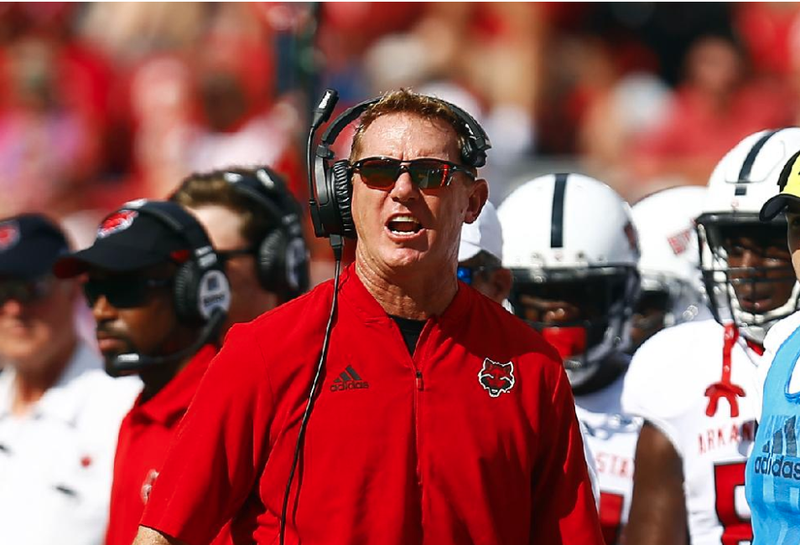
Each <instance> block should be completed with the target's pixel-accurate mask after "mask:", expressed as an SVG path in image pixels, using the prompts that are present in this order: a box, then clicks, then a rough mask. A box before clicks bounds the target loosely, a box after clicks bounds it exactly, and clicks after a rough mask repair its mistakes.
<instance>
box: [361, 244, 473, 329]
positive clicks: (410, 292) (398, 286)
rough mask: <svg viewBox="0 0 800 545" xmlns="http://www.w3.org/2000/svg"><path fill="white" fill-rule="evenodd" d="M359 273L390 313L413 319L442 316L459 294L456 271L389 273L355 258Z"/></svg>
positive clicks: (366, 285)
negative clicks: (425, 273) (426, 273)
mask: <svg viewBox="0 0 800 545" xmlns="http://www.w3.org/2000/svg"><path fill="white" fill-rule="evenodd" d="M356 274H358V277H359V279H361V283H362V284H364V287H365V288H366V289H367V291H368V292H369V293H370V294H371V295H372V296H373V297H374V298H375V300H376V301H378V303H379V304H380V305H381V307H383V310H385V311H386V313H387V314H389V315H391V316H399V317H400V318H408V319H410V320H427V319H428V318H430V317H431V316H439V315H441V314H442V313H443V312H444V311H445V310H446V309H447V307H448V306H449V305H450V303H451V302H452V301H453V298H454V297H455V296H456V293H457V292H458V282H457V280H456V274H455V269H454V270H453V271H452V274H451V271H447V270H442V271H440V272H439V273H438V274H435V275H430V274H429V275H424V274H422V275H420V274H407V275H402V274H401V275H395V274H386V273H383V272H382V271H380V270H378V268H377V267H372V266H370V263H368V262H366V261H365V260H362V259H358V257H356Z"/></svg>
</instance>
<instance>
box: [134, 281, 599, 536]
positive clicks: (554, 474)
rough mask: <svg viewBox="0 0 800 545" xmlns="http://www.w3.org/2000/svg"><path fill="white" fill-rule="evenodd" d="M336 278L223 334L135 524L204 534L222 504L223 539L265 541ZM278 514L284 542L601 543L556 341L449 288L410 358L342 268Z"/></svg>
mask: <svg viewBox="0 0 800 545" xmlns="http://www.w3.org/2000/svg"><path fill="white" fill-rule="evenodd" d="M332 286H333V284H332V281H330V282H327V283H325V284H323V285H321V286H319V287H318V288H316V289H315V290H314V291H312V292H311V293H309V294H307V295H305V296H303V297H301V298H298V299H295V300H293V301H291V302H290V303H288V304H286V305H283V306H281V307H279V308H277V309H275V310H274V311H271V312H269V313H267V314H265V315H263V316H261V317H260V318H258V319H257V320H255V321H253V322H251V323H249V324H245V325H238V326H235V327H234V328H233V329H232V330H231V333H230V334H229V336H228V338H227V339H226V342H225V344H224V346H223V349H222V351H221V352H220V354H219V355H218V356H217V358H216V359H215V360H214V362H213V363H212V364H211V366H210V367H209V370H208V372H207V373H206V376H205V377H204V378H203V382H202V384H201V385H200V388H199V390H198V393H197V396H196V397H195V400H194V402H193V404H192V407H191V408H190V410H189V412H188V413H187V415H186V418H185V419H184V421H183V422H182V423H181V426H180V431H179V434H178V438H177V440H176V442H175V443H174V444H173V448H172V450H171V451H170V455H169V458H168V459H167V461H166V463H165V465H164V469H163V471H162V473H161V476H160V477H159V479H158V482H157V483H156V485H155V486H154V488H153V492H152V495H151V498H150V502H149V503H148V505H147V508H146V510H145V514H144V517H143V518H142V525H144V526H148V527H150V528H155V529H157V530H159V531H161V532H163V533H165V534H167V535H170V536H173V537H175V538H178V539H179V540H182V541H185V542H186V543H189V544H191V545H201V544H204V543H206V542H208V541H209V539H210V538H211V537H213V536H214V535H215V534H216V532H217V531H218V529H219V528H220V526H222V524H223V523H224V522H226V521H227V520H228V519H229V518H231V517H232V516H233V517H234V520H233V529H232V534H233V537H234V542H235V543H258V544H272V543H277V535H278V529H279V519H280V514H281V506H282V502H283V498H284V491H285V488H286V482H287V477H288V473H289V467H290V464H291V460H292V457H293V455H294V450H295V444H296V440H297V434H298V429H299V423H300V420H301V418H302V414H303V410H304V408H305V404H306V400H307V398H308V390H309V385H310V383H311V380H312V377H313V375H314V371H315V368H316V365H317V360H318V358H319V354H320V348H321V346H322V339H323V335H324V331H325V324H326V321H327V318H328V314H329V310H330V303H331V297H332ZM487 359H490V360H492V361H494V362H497V364H496V365H494V364H492V363H491V362H488V360H487ZM484 370H485V371H486V373H488V375H490V376H489V377H484V378H483V379H480V377H479V375H481V374H482V373H483V371H484ZM482 382H483V384H482ZM489 388H491V389H489ZM289 512H290V516H289V520H288V522H287V535H286V543H287V544H297V543H298V542H300V540H302V543H303V544H304V545H314V544H326V545H330V544H339V543H341V544H349V545H352V544H366V543H374V544H380V545H393V544H397V545H400V544H403V545H408V544H422V543H425V544H462V543H463V544H475V543H480V544H506V545H508V544H515V545H516V544H524V543H537V544H539V545H555V544H562V543H570V544H572V543H574V544H581V545H592V544H602V537H601V534H600V527H599V524H598V521H597V513H596V511H595V506H594V499H593V496H592V491H591V485H590V483H589V478H588V475H587V470H586V463H585V459H584V454H583V445H582V442H581V436H580V431H579V428H578V422H577V419H576V417H575V408H574V403H573V399H572V393H571V390H570V386H569V382H568V380H567V378H566V374H565V372H564V370H563V368H562V366H561V363H560V361H559V359H558V356H557V354H556V352H555V350H553V349H552V348H551V347H550V346H549V345H548V344H546V343H545V341H544V340H543V339H542V338H541V337H540V336H539V335H538V334H537V333H536V332H534V331H533V330H532V329H531V328H530V327H528V326H527V325H525V324H524V323H523V322H522V321H520V320H519V319H517V318H516V317H514V316H512V315H511V314H510V313H508V312H507V311H505V310H504V309H503V308H502V307H500V306H499V305H497V304H496V303H494V302H492V301H490V300H489V299H487V298H486V297H483V296H482V295H480V294H479V293H478V292H476V291H475V290H473V289H472V288H469V287H467V286H465V285H463V284H460V285H459V290H458V293H457V295H456V297H455V298H454V300H453V301H452V303H451V304H450V305H449V307H448V308H447V310H446V311H445V312H444V313H443V314H442V315H441V316H439V317H435V318H431V319H429V320H428V321H427V323H426V324H425V327H424V329H423V331H422V334H421V335H420V338H419V341H418V342H417V346H416V350H415V352H414V356H413V357H411V356H410V355H409V353H408V350H407V348H406V346H405V343H404V341H403V337H402V335H401V333H400V330H399V329H398V327H397V326H396V324H395V323H394V322H393V321H392V319H391V318H390V317H389V316H387V314H386V312H384V310H383V309H382V308H381V306H380V305H379V304H378V302H377V301H376V300H375V299H374V298H373V297H372V296H371V295H370V294H369V292H367V290H366V289H365V288H364V286H363V284H362V283H361V281H360V280H359V278H358V277H357V275H356V274H355V272H354V269H353V267H352V266H351V267H349V268H348V269H347V270H346V271H345V273H344V274H343V275H342V285H341V292H340V299H339V309H338V311H337V319H336V323H335V326H334V328H333V333H332V336H331V344H330V351H329V353H328V358H327V361H326V364H325V369H324V373H323V376H322V377H321V382H320V385H319V390H318V397H317V399H316V403H315V405H314V409H313V412H312V413H311V418H310V420H309V424H308V428H307V431H306V437H305V441H304V443H303V454H302V456H301V463H300V464H299V467H298V471H297V474H296V478H295V481H294V483H293V492H292V494H291V496H290V509H289Z"/></svg>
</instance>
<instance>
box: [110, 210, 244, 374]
mask: <svg viewBox="0 0 800 545" xmlns="http://www.w3.org/2000/svg"><path fill="white" fill-rule="evenodd" d="M121 210H135V211H137V212H139V213H143V214H147V215H149V216H151V217H153V218H156V219H157V220H159V221H160V222H161V223H163V224H164V225H166V226H167V227H169V228H170V229H172V230H173V231H174V232H176V233H177V234H178V235H180V236H181V237H183V238H184V239H185V240H186V241H187V242H188V243H189V246H190V248H191V254H190V259H189V260H188V261H186V262H185V263H182V264H181V265H180V266H179V268H178V271H177V272H176V273H175V277H174V280H173V300H174V304H175V313H176V314H177V316H178V319H179V320H180V321H182V322H188V323H192V324H203V329H202V331H201V332H200V335H199V336H198V338H197V340H196V341H195V342H194V343H192V344H190V345H189V346H187V347H185V348H183V349H181V350H178V351H177V352H175V353H173V354H170V355H168V356H145V355H143V354H138V353H135V352H134V353H128V354H119V355H117V356H116V357H115V358H114V360H113V361H112V362H111V365H110V371H112V372H113V373H112V374H115V375H121V374H126V373H129V372H131V371H137V370H140V369H142V368H144V367H151V366H154V365H164V364H168V363H174V362H177V361H180V360H182V359H184V358H186V357H188V356H191V355H192V354H194V353H195V352H197V351H198V350H199V349H200V348H201V347H202V346H203V345H205V344H206V343H208V342H209V341H210V340H211V339H212V338H213V337H214V336H215V335H216V334H217V333H218V332H219V328H220V326H222V323H223V322H224V321H225V318H226V317H227V315H228V309H229V308H230V303H231V290H230V284H229V282H228V277H227V276H225V271H224V270H223V269H222V263H221V262H220V260H219V258H218V257H217V254H216V253H215V252H214V248H213V247H212V246H211V242H210V241H209V239H208V235H207V234H206V232H205V230H204V229H203V227H202V225H200V223H199V222H198V221H197V220H196V219H195V218H194V216H192V215H191V214H190V213H189V212H188V211H186V210H184V208H183V207H182V206H180V205H179V204H177V203H173V202H168V201H148V200H144V199H140V200H137V201H131V202H128V203H125V204H124V205H123V206H122V208H121Z"/></svg>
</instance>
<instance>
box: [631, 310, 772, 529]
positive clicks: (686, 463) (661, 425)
mask: <svg viewBox="0 0 800 545" xmlns="http://www.w3.org/2000/svg"><path fill="white" fill-rule="evenodd" d="M723 342H724V328H723V327H722V326H721V325H719V324H718V323H717V322H715V321H713V320H704V321H700V322H689V323H685V324H681V325H678V326H675V327H671V328H668V329H664V330H662V331H660V332H659V333H657V334H656V335H655V336H653V337H652V338H651V339H650V340H648V341H647V342H645V343H644V344H643V345H642V346H641V347H640V348H639V350H637V352H636V354H634V356H633V360H632V361H631V365H630V368H629V370H628V374H627V377H626V379H625V388H624V391H623V394H622V406H623V407H624V409H625V410H626V411H628V412H630V413H632V414H637V415H640V416H642V417H644V419H645V420H647V421H648V422H650V423H651V424H653V425H654V426H655V427H656V428H658V429H659V430H660V431H661V432H663V433H664V435H665V436H666V437H667V438H668V439H669V440H670V442H671V443H672V444H673V446H674V447H675V450H676V451H677V453H678V454H679V455H680V457H681V460H682V465H683V475H684V483H683V489H684V493H685V496H686V513H687V519H688V520H687V523H688V526H689V535H690V542H691V543H692V545H746V544H748V543H750V540H751V539H752V535H753V534H752V530H751V528H750V508H749V507H748V506H747V502H746V500H745V494H744V472H745V463H746V461H747V455H748V454H749V452H750V450H751V449H752V446H753V440H754V438H755V404H756V402H757V399H756V392H755V376H756V367H757V365H758V362H759V360H760V356H759V355H758V354H757V353H756V352H755V351H754V350H753V349H751V348H750V347H748V345H747V343H746V342H745V341H744V339H742V338H741V337H740V338H739V339H738V340H737V342H736V344H735V345H734V346H733V348H732V350H731V382H732V383H733V384H735V385H738V386H741V387H742V388H743V389H744V391H745V396H744V397H738V398H737V404H738V409H739V415H738V416H736V417H733V416H732V415H731V406H730V405H729V404H728V402H727V401H726V400H725V399H724V398H723V399H720V400H719V404H718V406H717V411H716V414H714V415H713V416H708V415H707V414H706V409H707V407H708V406H709V398H708V397H706V395H705V393H706V389H707V388H708V387H709V386H711V385H712V384H714V383H716V382H719V381H720V379H721V377H722V349H723Z"/></svg>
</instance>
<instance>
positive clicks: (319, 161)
mask: <svg viewBox="0 0 800 545" xmlns="http://www.w3.org/2000/svg"><path fill="white" fill-rule="evenodd" d="M338 100H339V95H338V93H337V92H336V91H335V90H334V89H327V90H326V91H325V94H324V95H323V97H322V100H320V102H319V104H318V105H317V108H316V109H315V110H314V114H313V118H312V122H311V131H310V132H309V135H308V165H307V167H308V194H309V206H310V208H311V221H312V223H313V224H314V234H315V235H316V236H317V237H320V238H330V239H331V245H332V246H333V245H334V244H338V243H339V242H340V241H339V240H338V239H337V237H347V238H356V227H355V224H354V223H353V213H352V211H351V208H350V204H351V198H352V194H353V186H352V175H353V173H352V170H351V168H350V161H349V160H347V159H339V160H337V161H334V157H335V155H334V153H333V150H332V149H331V146H333V144H334V142H335V141H336V138H337V137H338V136H339V134H340V133H341V132H342V131H343V130H344V129H345V127H347V126H348V125H349V124H350V123H352V122H353V121H355V120H356V119H358V118H359V117H360V116H361V115H362V114H363V113H364V112H366V111H367V110H368V109H369V108H371V107H372V106H374V105H375V104H377V103H378V102H379V101H380V100H381V98H380V97H378V98H373V99H371V100H366V101H364V102H361V103H359V104H356V105H355V106H353V107H352V108H348V109H347V110H345V111H344V112H343V113H342V114H341V115H340V116H339V117H337V118H336V119H335V120H333V121H332V122H331V123H330V125H329V126H328V128H327V129H326V130H325V132H324V133H323V134H322V139H321V140H320V143H319V146H318V147H317V148H316V151H315V150H314V148H313V142H314V136H315V135H316V133H317V130H318V129H319V127H320V125H322V123H324V122H325V121H327V120H328V119H329V118H330V116H331V113H332V112H333V109H334V108H335V107H336V103H337V102H338ZM436 100H438V101H440V102H441V103H442V104H444V105H445V106H447V107H448V108H450V110H451V111H452V112H453V114H455V116H456V118H457V119H458V121H459V123H460V124H461V125H462V127H463V128H464V129H466V132H467V133H468V135H469V136H468V138H467V139H466V140H465V141H464V142H463V144H462V146H461V160H462V161H463V162H464V164H465V165H467V166H470V167H473V168H479V167H482V166H484V165H485V164H486V150H488V149H489V148H491V147H492V144H491V142H490V141H489V136H488V135H487V134H486V132H485V131H484V130H483V127H481V126H480V124H479V123H478V122H477V121H476V120H475V118H474V117H472V116H471V115H470V114H468V113H467V112H465V111H464V110H462V109H461V108H459V107H458V106H456V105H454V104H451V103H449V102H447V101H445V100H442V99H439V98H437V99H436ZM312 163H313V165H312ZM334 251H335V248H334Z"/></svg>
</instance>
